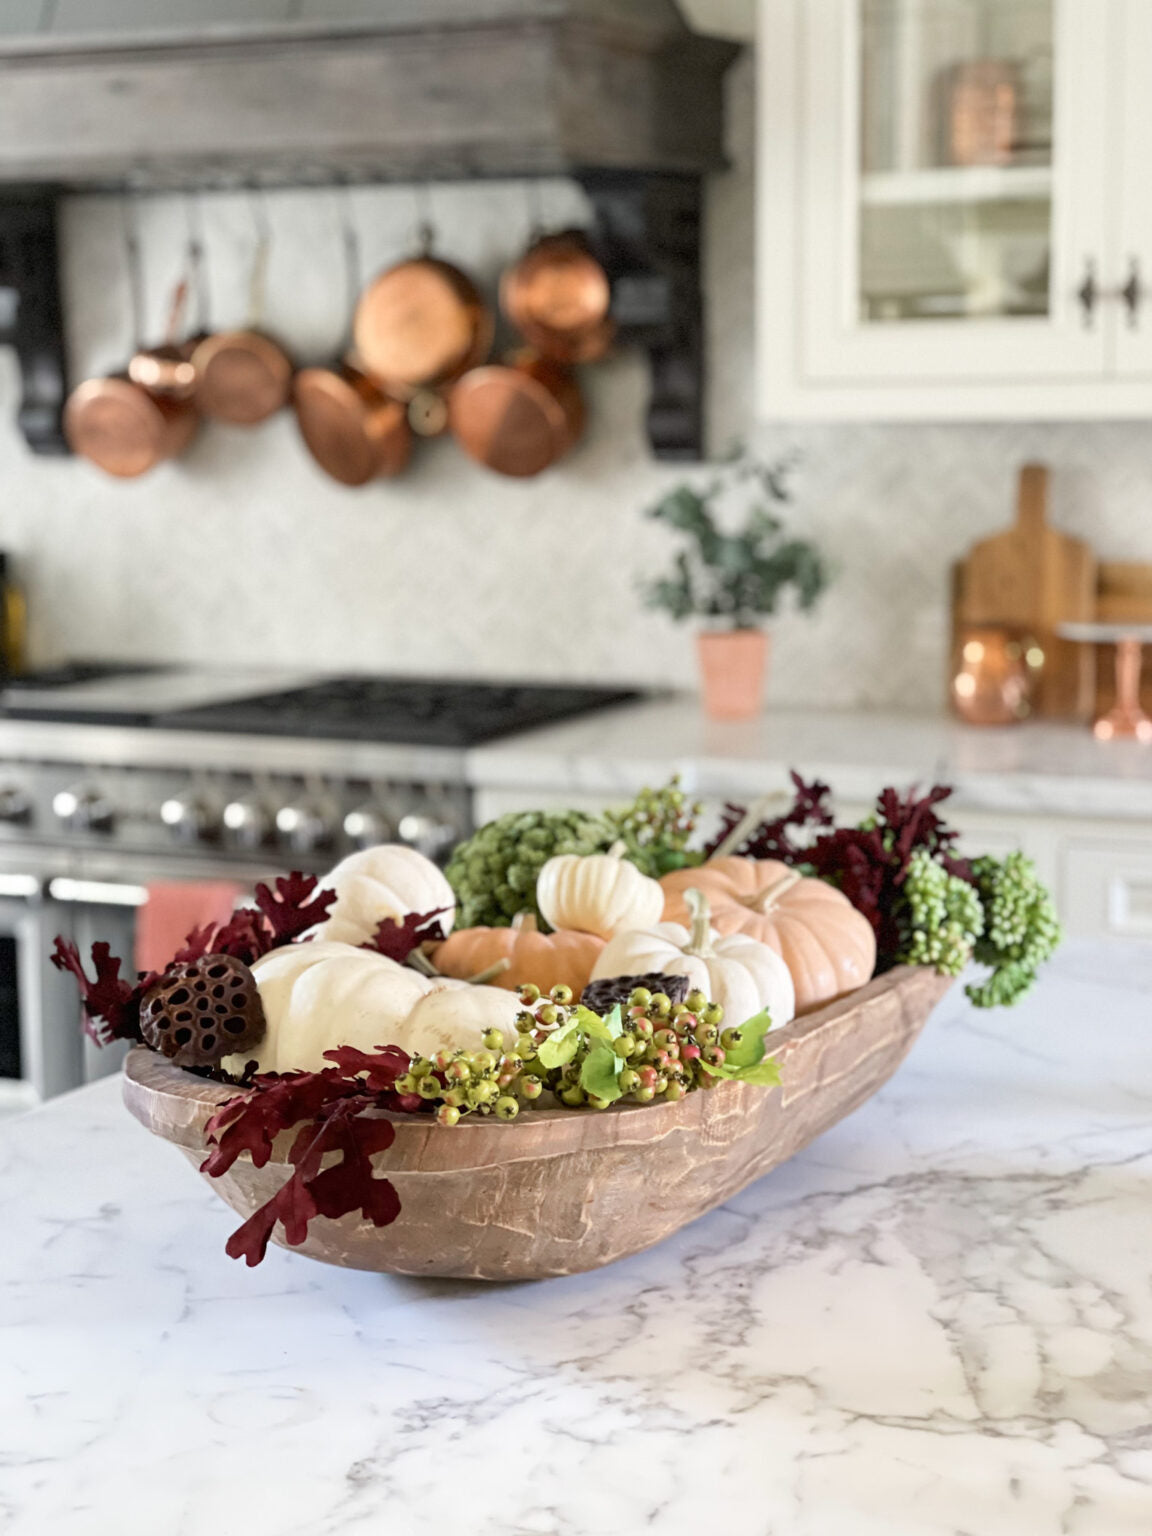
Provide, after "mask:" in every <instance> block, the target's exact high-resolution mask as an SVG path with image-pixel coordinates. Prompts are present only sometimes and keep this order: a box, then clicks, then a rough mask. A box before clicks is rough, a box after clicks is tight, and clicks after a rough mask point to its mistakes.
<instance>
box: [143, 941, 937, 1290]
mask: <svg viewBox="0 0 1152 1536" xmlns="http://www.w3.org/2000/svg"><path fill="white" fill-rule="evenodd" d="M949 985H950V981H949V980H948V978H946V977H940V976H937V975H936V974H935V972H933V971H930V970H924V969H911V968H901V969H898V970H894V971H890V972H888V974H887V975H885V976H881V977H878V978H877V979H876V980H875V981H871V982H869V983H868V985H867V986H866V987H862V988H860V990H859V991H857V992H853V993H851V994H850V995H849V996H848V997H845V998H842V999H841V1000H840V1001H838V1002H835V1003H832V1004H830V1005H829V1006H828V1007H826V1008H822V1009H820V1010H819V1011H818V1012H816V1013H810V1014H807V1015H805V1016H804V1017H803V1018H800V1019H796V1020H795V1021H794V1022H793V1023H791V1024H789V1025H787V1026H786V1027H785V1028H784V1029H781V1030H778V1031H776V1032H775V1033H774V1034H773V1035H771V1036H770V1037H769V1041H770V1046H771V1052H770V1054H772V1055H773V1056H775V1058H776V1059H777V1061H778V1062H779V1064H780V1072H781V1078H782V1082H781V1084H780V1086H779V1087H776V1088H756V1087H751V1086H749V1085H748V1084H746V1083H739V1082H725V1083H721V1084H719V1086H717V1087H716V1088H714V1089H712V1090H711V1091H710V1092H696V1093H691V1094H689V1095H688V1096H687V1097H686V1098H684V1099H682V1100H681V1101H680V1102H679V1103H678V1104H651V1105H633V1104H630V1105H623V1106H619V1107H616V1108H612V1109H606V1110H531V1109H529V1110H525V1111H524V1112H523V1113H522V1114H521V1116H520V1118H519V1119H517V1120H514V1121H511V1122H509V1123H505V1122H502V1121H498V1120H495V1119H494V1118H484V1119H479V1118H478V1119H474V1120H473V1119H465V1120H463V1121H462V1122H461V1123H460V1124H459V1125H457V1126H453V1127H451V1128H447V1127H443V1126H439V1125H437V1124H436V1123H435V1122H434V1121H433V1120H432V1119H431V1117H430V1116H423V1115H420V1116H412V1115H395V1116H392V1118H393V1119H394V1120H395V1123H396V1140H395V1141H394V1142H393V1144H392V1146H391V1147H390V1148H389V1149H388V1150H387V1151H386V1152H384V1153H381V1154H380V1157H379V1166H380V1169H381V1171H382V1172H386V1173H387V1176H388V1177H389V1178H390V1179H391V1180H392V1182H393V1183H394V1184H395V1186H396V1190H397V1193H398V1194H399V1196H400V1204H401V1212H400V1215H399V1217H398V1218H397V1220H396V1221H395V1222H394V1223H393V1224H392V1225H391V1226H388V1227H382V1228H376V1227H373V1226H372V1225H371V1224H370V1223H367V1222H362V1221H360V1220H359V1219H358V1218H357V1217H356V1216H355V1215H349V1216H345V1217H342V1218H341V1219H340V1220H339V1221H329V1220H327V1219H325V1218H317V1219H316V1220H315V1221H313V1222H312V1224H311V1226H310V1228H309V1231H308V1237H307V1239H306V1241H305V1242H304V1243H303V1244H301V1245H300V1247H299V1248H298V1249H297V1250H296V1251H297V1252H300V1253H304V1254H307V1255H308V1257H309V1258H313V1259H321V1260H323V1262H324V1263H326V1264H342V1265H345V1266H346V1267H348V1268H350V1269H369V1270H384V1271H388V1272H390V1273H392V1274H400V1275H452V1276H456V1277H459V1278H462V1279H469V1280H538V1279H543V1278H545V1277H547V1276H551V1275H570V1274H575V1273H578V1272H579V1271H581V1270H586V1269H596V1268H598V1267H599V1266H600V1265H602V1264H610V1263H611V1262H612V1261H613V1259H620V1258H624V1257H626V1256H627V1255H628V1254H632V1253H639V1252H640V1250H641V1249H644V1248H650V1247H651V1246H652V1244H653V1243H658V1242H660V1240H661V1239H662V1238H665V1237H667V1236H669V1234H670V1233H672V1232H676V1231H678V1230H679V1228H681V1227H684V1226H687V1225H688V1223H689V1222H690V1221H694V1220H695V1218H696V1217H697V1216H701V1215H703V1214H704V1212H705V1211H710V1210H712V1209H713V1207H715V1206H718V1205H722V1204H723V1202H724V1201H725V1200H727V1199H728V1198H729V1197H730V1196H732V1195H734V1194H735V1193H736V1192H737V1190H740V1189H743V1188H744V1186H745V1185H746V1184H750V1183H751V1182H752V1181H753V1180H754V1179H758V1178H759V1177H760V1176H761V1175H762V1174H765V1173H767V1172H768V1171H769V1169H772V1168H775V1167H776V1166H777V1164H778V1163H782V1162H784V1161H785V1159H786V1158H789V1157H791V1156H792V1155H793V1153H795V1152H799V1151H800V1150H801V1148H802V1147H806V1146H807V1145H808V1143H809V1142H810V1141H812V1140H813V1139H814V1138H815V1137H817V1136H819V1135H820V1133H821V1132H822V1131H826V1130H827V1129H828V1128H829V1126H832V1125H835V1124H836V1122H837V1121H838V1120H841V1119H843V1117H844V1116H845V1115H847V1114H850V1113H851V1112H852V1110H854V1109H856V1108H857V1107H858V1106H859V1105H860V1104H862V1103H863V1102H864V1100H865V1099H867V1098H870V1097H871V1095H872V1094H874V1093H875V1092H876V1090H877V1089H878V1088H880V1087H881V1085H882V1084H883V1083H885V1082H887V1080H888V1078H889V1077H891V1076H892V1074H893V1072H895V1070H896V1068H897V1067H898V1066H899V1065H900V1063H901V1062H902V1061H903V1059H904V1057H905V1056H906V1055H907V1054H908V1051H909V1050H910V1049H911V1047H912V1045H913V1042H914V1041H915V1039H916V1037H917V1035H918V1034H919V1033H920V1031H921V1029H922V1028H923V1027H924V1024H925V1023H926V1022H927V1019H928V1016H929V1014H930V1013H931V1011H932V1009H933V1007H934V1006H935V1004H936V1003H937V1002H938V1001H939V999H940V998H941V997H942V996H943V994H944V993H945V992H946V991H947V989H948V987H949ZM234 1096H235V1090H234V1089H231V1088H228V1087H225V1086H222V1085H221V1084H218V1083H209V1082H205V1081H204V1080H203V1079H202V1078H198V1077H194V1076H193V1075H192V1074H190V1073H188V1072H184V1071H183V1070H182V1069H181V1068H179V1067H174V1066H172V1064H171V1063H170V1062H168V1061H166V1060H165V1059H164V1057H162V1056H159V1055H157V1054H156V1053H155V1052H153V1051H150V1050H148V1049H147V1048H146V1047H144V1046H136V1047H135V1048H134V1049H133V1050H132V1051H131V1052H130V1053H129V1056H128V1059H127V1062H126V1064H125V1079H124V1099H125V1102H126V1103H127V1105H128V1108H129V1109H130V1110H131V1112H132V1113H133V1114H134V1115H135V1116H136V1118H137V1119H138V1120H139V1121H140V1122H141V1124H143V1125H145V1126H147V1127H148V1129H149V1130H150V1131H153V1132H154V1133H155V1134H156V1135H157V1136H163V1137H164V1139H165V1140H166V1141H171V1142H173V1143H174V1144H175V1145H176V1146H178V1147H179V1148H180V1150H181V1151H182V1152H183V1153H184V1155H185V1157H187V1159H188V1161H189V1162H190V1163H192V1164H193V1165H194V1166H195V1167H199V1165H200V1163H201V1162H202V1161H203V1159H204V1157H205V1152H206V1149H205V1144H204V1126H205V1123H206V1122H207V1120H208V1118H209V1117H210V1115H211V1114H212V1113H213V1111H214V1110H215V1109H216V1108H217V1106H218V1105H220V1104H222V1103H224V1102H225V1100H227V1099H229V1098H232V1097H234ZM288 1141H289V1137H288V1136H287V1135H285V1136H282V1137H281V1138H280V1139H279V1141H278V1144H277V1148H276V1151H277V1152H278V1153H280V1154H281V1155H282V1154H283V1148H285V1147H286V1146H287V1143H288ZM285 1174H286V1166H285V1163H284V1162H282V1161H281V1162H276V1161H275V1160H273V1161H270V1162H269V1163H267V1164H266V1165H265V1167H263V1168H254V1167H253V1166H252V1164H251V1162H250V1161H249V1160H248V1158H247V1157H246V1156H245V1157H244V1158H242V1159H241V1160H239V1161H238V1162H236V1163H235V1164H234V1165H233V1167H232V1168H231V1170H230V1171H229V1172H228V1173H227V1174H225V1175H224V1176H223V1177H221V1178H218V1179H209V1180H208V1182H209V1183H210V1184H211V1186H212V1188H213V1189H215V1190H216V1191H217V1193H218V1194H219V1195H221V1196H222V1198H223V1199H224V1200H226V1201H227V1203H228V1204H229V1205H230V1206H231V1207H232V1209H233V1210H234V1211H236V1212H237V1213H238V1214H239V1215H241V1216H244V1217H247V1216H250V1215H251V1214H252V1212H253V1211H254V1210H255V1209H256V1208H257V1206H259V1205H262V1204H263V1203H264V1202H265V1201H266V1200H268V1199H269V1198H270V1197H271V1196H272V1195H273V1194H274V1193H275V1192H276V1190H277V1188H278V1187H279V1185H280V1184H281V1183H282V1182H283V1180H284V1178H285ZM274 1241H276V1242H279V1243H281V1244H283V1234H282V1229H281V1228H280V1227H279V1226H278V1227H277V1228H276V1236H275V1238H274Z"/></svg>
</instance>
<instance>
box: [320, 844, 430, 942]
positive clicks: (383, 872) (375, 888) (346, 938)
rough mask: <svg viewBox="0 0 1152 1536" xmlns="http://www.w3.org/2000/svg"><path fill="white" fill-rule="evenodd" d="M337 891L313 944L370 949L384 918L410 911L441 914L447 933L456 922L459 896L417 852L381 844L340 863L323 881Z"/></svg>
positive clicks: (323, 884) (329, 888) (323, 883)
mask: <svg viewBox="0 0 1152 1536" xmlns="http://www.w3.org/2000/svg"><path fill="white" fill-rule="evenodd" d="M320 885H321V887H322V888H323V889H324V890H328V891H335V892H336V900H335V901H334V902H333V904H332V906H331V907H330V908H329V910H328V916H327V917H326V918H325V919H324V921H323V922H322V923H317V924H316V926H315V928H313V929H312V930H311V937H312V938H313V939H333V940H335V941H336V942H337V943H340V944H368V943H371V941H372V940H373V939H374V938H375V937H376V930H377V928H379V926H380V924H381V923H382V922H383V921H384V919H385V918H393V919H400V918H404V917H406V916H407V915H408V913H409V912H436V911H438V910H439V909H440V908H444V909H445V910H444V911H443V912H442V913H441V917H440V923H441V926H442V927H443V929H444V932H445V933H451V932H452V924H453V923H454V922H455V920H456V896H455V893H454V892H453V890H452V887H451V886H450V885H449V884H448V882H447V880H446V879H445V878H444V875H443V873H442V872H441V871H440V869H439V868H438V867H437V866H436V865H435V864H433V862H432V860H431V859H426V858H425V857H424V855H423V854H422V853H417V851H416V849H415V848H407V847H405V846H404V844H403V843H380V844H379V845H378V846H377V847H375V848H365V849H363V850H362V851H361V852H360V853H350V854H349V855H348V857H347V858H346V859H341V861H340V863H339V864H337V865H336V867H335V869H333V870H331V871H330V872H329V873H328V874H326V875H325V876H324V878H323V879H322V880H321V882H320Z"/></svg>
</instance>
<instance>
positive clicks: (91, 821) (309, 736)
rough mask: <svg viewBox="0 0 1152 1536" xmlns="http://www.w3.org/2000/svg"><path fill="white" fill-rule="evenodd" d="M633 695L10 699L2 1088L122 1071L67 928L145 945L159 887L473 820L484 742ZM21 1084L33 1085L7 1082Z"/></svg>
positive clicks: (89, 689)
mask: <svg viewBox="0 0 1152 1536" xmlns="http://www.w3.org/2000/svg"><path fill="white" fill-rule="evenodd" d="M635 697H636V695H635V694H634V693H631V692H629V691H627V690H607V689H593V688H563V687H554V686H547V685H543V686H540V685H502V684H482V683H468V682H460V681H452V682H447V681H444V682H441V681H437V680H427V681H425V680H413V679H396V678H375V677H323V676H317V675H315V674H309V675H301V674H292V675H288V674H283V673H281V674H269V673H267V672H263V673H261V672H252V671H247V672H240V671H235V672H228V673H221V672H202V671H195V670H175V669H162V668H156V669H139V670H135V671H125V670H122V669H106V668H105V669H101V668H99V667H98V666H81V667H71V668H64V669H60V670H59V671H57V672H55V673H51V674H42V675H39V676H33V677H31V678H28V679H24V680H21V681H20V682H19V683H16V684H13V685H11V686H10V687H9V688H8V689H6V690H5V692H4V693H3V694H2V695H0V711H2V714H0V1081H3V1080H7V1082H8V1084H9V1085H10V1091H11V1092H18V1091H24V1092H26V1093H28V1094H29V1095H36V1096H48V1095H50V1094H53V1093H58V1092H61V1091H62V1090H63V1089H65V1088H69V1087H72V1086H75V1085H76V1084H78V1083H80V1082H82V1081H84V1080H85V1079H87V1078H89V1077H91V1076H94V1075H97V1074H99V1073H100V1072H103V1071H108V1070H111V1069H113V1068H114V1067H115V1065H116V1064H117V1062H116V1058H115V1057H114V1056H112V1055H110V1054H109V1053H99V1054H97V1053H96V1052H95V1051H94V1050H93V1049H91V1048H90V1047H85V1046H84V1045H83V1044H82V1041H81V1035H80V1031H79V1029H78V1027H77V1026H78V1007H77V1003H76V998H75V992H74V988H73V987H72V986H71V983H70V982H68V981H67V980H66V979H65V978H63V977H61V976H59V975H58V973H56V972H55V971H54V970H52V968H51V967H50V966H48V964H47V955H48V953H49V951H50V949H51V944H52V939H53V937H54V935H55V934H56V933H65V934H68V935H70V936H71V937H73V938H74V939H75V940H76V942H77V943H78V944H79V945H80V946H81V949H82V950H84V951H86V950H87V947H88V946H89V945H90V944H91V943H92V942H93V941H94V940H96V939H101V938H103V939H107V940H108V942H109V943H110V944H111V945H112V946H113V949H114V951H115V952H116V953H120V954H123V955H131V954H132V950H133V934H134V929H135V922H136V914H137V911H138V909H139V908H140V907H141V906H142V905H143V903H144V902H145V901H146V900H147V899H148V892H149V887H150V886H151V885H152V884H153V883H155V882H161V881H163V882H170V881H193V882H194V881H205V880H213V881H215V880H221V879H226V880H229V881H234V882H235V883H236V884H237V885H239V886H241V887H244V888H249V887H251V885H253V884H254V883H255V882H256V881H257V880H259V879H266V878H267V877H268V876H269V875H270V874H273V873H276V872H277V871H282V870H285V869H288V868H294V869H306V870H311V871H314V872H316V873H321V872H323V871H324V870H326V869H327V868H329V867H330V865H331V864H332V863H333V862H334V861H335V860H336V859H338V858H340V857H341V856H342V855H344V854H345V853H348V852H350V851H352V850H353V849H355V848H359V847H366V846H369V845H371V844H373V843H378V842H385V841H390V840H400V841H403V842H407V843H410V844H411V845H412V846H414V847H417V848H419V849H421V851H422V852H425V853H427V854H428V855H429V856H430V857H433V858H440V857H443V856H444V855H445V854H446V853H447V851H448V850H449V849H450V848H451V846H452V845H453V844H454V843H455V842H457V841H458V840H459V839H460V838H461V837H463V836H466V835H467V834H468V832H469V831H470V830H471V827H472V815H471V796H470V791H469V788H468V784H467V776H466V753H467V750H468V748H469V747H472V746H476V745H479V744H481V743H482V742H485V741H491V740H494V739H495V738H497V737H499V736H504V735H508V734H510V733H512V732H514V731H519V730H524V729H528V728H530V727H533V726H536V725H542V724H546V723H549V722H552V721H555V720H560V719H564V718H566V717H569V716H572V715H575V714H580V713H584V712H586V711H589V710H594V709H598V708H602V707H605V706H607V705H611V704H615V703H618V702H624V701H626V700H629V699H633V698H635ZM17 1084H19V1085H22V1089H17V1088H14V1087H12V1085H17Z"/></svg>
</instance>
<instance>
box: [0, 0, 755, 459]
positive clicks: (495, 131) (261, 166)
mask: <svg viewBox="0 0 1152 1536" xmlns="http://www.w3.org/2000/svg"><path fill="white" fill-rule="evenodd" d="M277 3H278V0H266V5H265V10H266V11H267V12H268V13H269V14H274V19H273V21H272V22H271V23H265V24H261V25H260V26H233V25H228V26H220V25H218V24H217V25H202V26H200V27H199V29H198V30H189V26H190V23H189V21H188V19H187V16H188V11H189V9H190V8H189V7H188V6H187V5H186V4H181V5H176V4H173V5H172V6H171V8H170V9H168V8H166V6H165V5H163V4H157V5H156V6H155V7H153V11H154V16H155V18H158V19H154V20H153V22H152V23H150V25H151V30H150V31H148V32H147V33H141V31H140V26H139V22H138V19H134V20H132V21H131V22H130V23H126V24H125V26H124V27H122V28H120V29H119V30H117V29H116V28H114V27H110V28H109V29H108V30H107V31H105V32H103V33H101V34H98V35H95V34H94V35H89V36H76V35H72V36H63V35H57V34H56V33H52V32H47V33H46V32H44V31H36V32H32V33H28V34H25V35H23V36H19V35H16V36H6V37H5V38H3V39H2V40H0V342H8V343H10V344H11V345H13V346H14V347H15V349H16V353H17V356H18V358H19V364H20V371H21V376H22V380H23V399H22V402H21V405H20V409H19V425H20V429H21V431H22V432H23V433H24V436H25V437H26V439H27V441H28V443H29V446H30V447H31V448H32V450H33V451H34V452H36V453H41V454H57V453H64V452H67V448H66V445H65V443H64V439H63V435H62V432H61V425H60V418H61V411H62V407H63V402H64V399H65V396H66V393H67V383H68V381H67V369H66V363H65V334H64V320H63V312H62V306H61V301H60V290H59V275H58V274H59V268H58V259H57V238H56V216H57V207H58V203H59V199H60V198H61V196H62V195H64V194H65V193H68V192H73V191H85V192H93V191H109V192H123V191H124V190H125V189H128V188H132V189H139V190H153V191H172V190H184V189H187V190H202V191H213V190H221V189H234V188H236V187H238V186H263V187H278V186H297V187H298V186H323V185H334V184H338V183H345V184H349V183H375V182H412V183H419V182H431V181H437V182H446V181H462V180H477V179H482V178H491V177H524V178H539V177H545V176H549V177H550V176H557V175H564V176H569V177H571V178H573V179H574V180H575V181H576V182H577V183H578V184H579V185H580V186H581V187H582V188H583V189H584V191H585V193H586V194H587V197H588V199H589V201H590V203H591V206H592V213H593V222H592V227H591V228H590V229H589V231H588V235H589V239H590V241H591V243H592V246H593V249H594V251H595V254H596V256H597V258H598V259H599V260H600V262H601V263H602V264H603V266H604V268H605V270H606V272H607V274H608V277H609V280H610V282H611V285H612V313H613V318H614V320H615V322H616V327H617V335H618V339H619V341H620V343H621V344H623V345H631V346H636V347H639V348H642V349H643V350H644V351H645V352H646V353H647V355H648V360H649V364H650V372H651V395H650V401H649V406H648V414H647V431H648V437H649V440H650V442H651V445H652V449H653V452H654V454H655V456H656V457H657V458H659V459H669V460H692V459H699V458H701V457H702V456H703V396H704V315H703V298H702V292H701V281H700V238H701V209H702V200H703V186H704V179H705V177H706V176H707V175H708V174H709V172H711V171H714V170H717V169H721V168H723V166H724V165H725V163H726V162H725V157H724V152H723V144H722V137H723V100H722V90H723V76H724V73H725V71H726V70H727V68H728V66H729V65H730V64H731V62H732V60H733V59H734V58H735V57H736V55H737V53H738V52H739V51H740V50H739V47H738V45H736V44H734V43H730V42H725V41H722V40H720V39H718V38H713V37H704V36H701V35H699V34H697V33H694V32H692V31H691V30H690V29H689V28H688V26H687V25H686V23H685V22H684V19H683V17H682V16H681V15H680V12H679V11H678V9H677V7H676V5H675V4H674V0H419V3H418V4H417V3H415V0H396V3H394V4H393V5H391V6H390V7H389V8H388V10H389V15H388V17H386V18H384V19H379V18H374V19H373V20H372V22H371V24H370V25H366V24H365V23H364V21H363V16H364V14H365V12H364V9H363V7H361V9H360V11H359V13H358V14H359V19H357V20H354V21H353V20H349V21H347V22H341V21H340V20H339V19H335V20H334V19H333V15H334V13H335V12H337V11H338V10H339V5H338V4H336V5H334V4H333V3H332V0H328V4H327V5H326V8H325V9H326V17H325V21H324V23H323V24H322V25H320V24H316V23H313V22H306V21H305V22H300V21H293V20H291V19H285V18H291V17H293V16H296V15H298V14H299V12H300V9H301V7H300V6H299V5H298V4H296V3H295V0H279V5H280V8H281V9H282V10H283V17H281V16H280V14H279V11H278V10H277ZM104 9H105V10H111V11H114V10H115V6H114V5H113V6H111V7H106V8H104ZM210 9H211V8H210ZM138 14H139V7H135V8H134V11H133V16H134V17H135V18H138ZM349 15H350V16H351V15H352V12H351V11H350V12H349ZM165 16H168V17H170V18H171V19H170V20H169V21H167V22H165Z"/></svg>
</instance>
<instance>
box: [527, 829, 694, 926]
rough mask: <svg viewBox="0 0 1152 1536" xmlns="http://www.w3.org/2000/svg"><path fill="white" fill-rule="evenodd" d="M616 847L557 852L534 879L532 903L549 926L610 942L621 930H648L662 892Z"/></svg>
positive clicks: (654, 920)
mask: <svg viewBox="0 0 1152 1536" xmlns="http://www.w3.org/2000/svg"><path fill="white" fill-rule="evenodd" d="M623 855H624V844H623V843H616V844H615V845H614V846H613V847H612V848H610V849H609V850H608V852H607V853H584V854H581V853H561V854H557V856H556V857H555V858H554V859H549V860H548V862H547V863H546V864H545V865H544V867H543V868H542V869H541V871H540V873H539V875H538V876H537V878H536V904H537V906H538V907H539V908H540V911H541V913H542V914H543V917H544V920H545V922H547V923H548V924H549V926H550V927H552V928H556V929H561V928H575V929H578V930H579V931H580V932H581V933H594V934H596V936H597V937H598V938H601V939H610V938H611V937H612V935H613V934H614V933H620V932H621V931H622V930H623V929H625V928H650V927H651V926H652V924H653V923H658V922H659V921H660V914H661V913H662V912H663V911H664V888H663V886H661V884H660V882H659V881H658V880H650V879H649V878H648V876H647V875H645V874H642V873H641V871H640V870H638V869H637V868H636V866H635V864H630V863H629V862H628V860H627V859H625V858H624V857H623Z"/></svg>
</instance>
